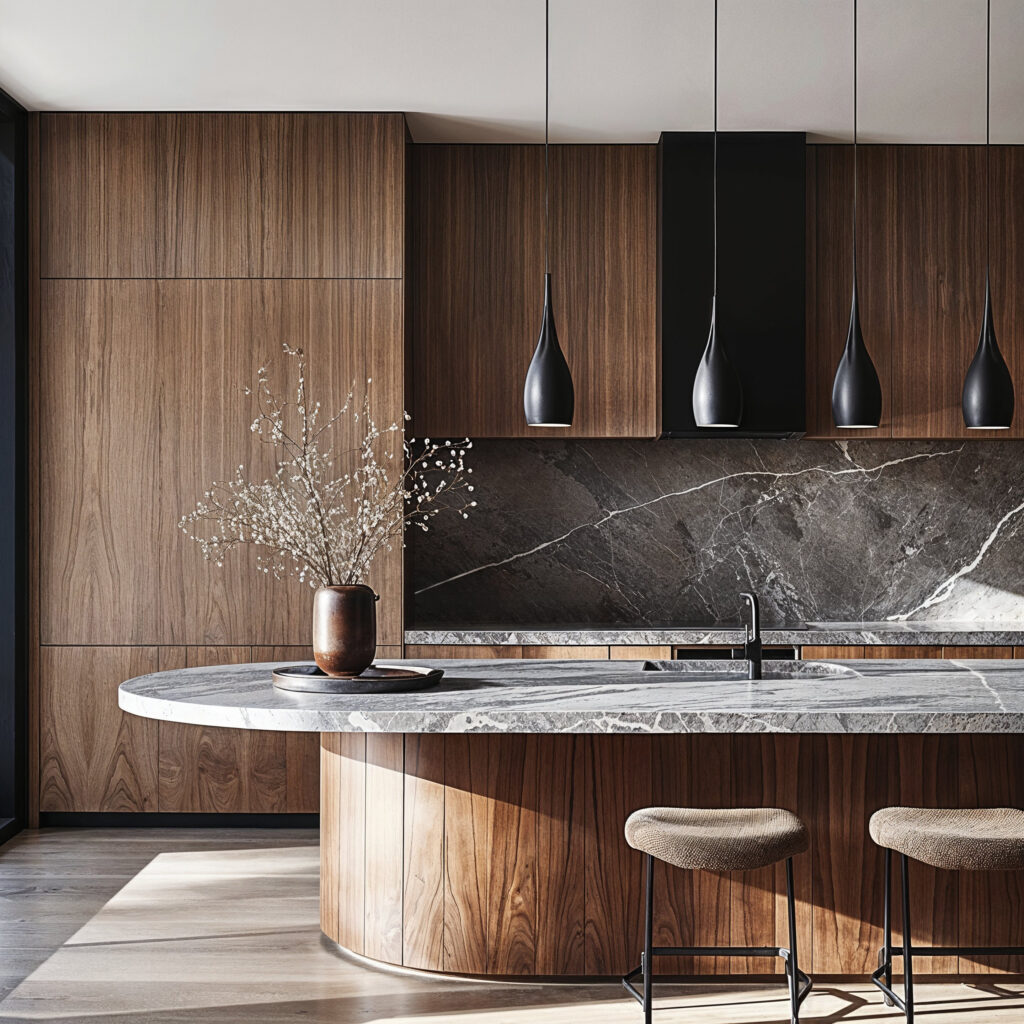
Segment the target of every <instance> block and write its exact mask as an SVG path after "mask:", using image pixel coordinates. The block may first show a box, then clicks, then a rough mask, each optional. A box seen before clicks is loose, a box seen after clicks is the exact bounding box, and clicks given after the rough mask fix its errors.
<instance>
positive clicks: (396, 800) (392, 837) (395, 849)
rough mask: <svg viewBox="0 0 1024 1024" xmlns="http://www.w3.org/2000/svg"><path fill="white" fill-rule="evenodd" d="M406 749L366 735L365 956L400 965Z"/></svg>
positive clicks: (389, 737)
mask: <svg viewBox="0 0 1024 1024" xmlns="http://www.w3.org/2000/svg"><path fill="white" fill-rule="evenodd" d="M404 780H405V745H404V743H403V737H402V735H401V734H400V733H367V734H366V805H365V806H366V854H365V856H366V896H365V899H366V911H365V921H366V934H365V938H364V944H363V953H364V954H365V955H366V956H370V957H373V958H374V959H376V960H386V961H389V962H390V963H396V964H400V963H402V958H403V954H402V893H403V889H404V876H405V864H404V829H405V812H404V804H405V781H404Z"/></svg>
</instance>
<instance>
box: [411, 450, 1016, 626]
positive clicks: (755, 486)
mask: <svg viewBox="0 0 1024 1024" xmlns="http://www.w3.org/2000/svg"><path fill="white" fill-rule="evenodd" d="M472 454H473V459H472V465H473V467H474V472H473V477H474V483H475V485H476V494H475V496H476V498H477V500H478V502H479V505H478V507H477V509H476V510H475V514H473V515H472V516H471V517H470V518H469V519H468V520H462V519H461V518H460V519H456V518H454V517H452V518H450V519H446V517H444V516H439V517H437V518H436V519H435V520H433V521H432V524H431V528H430V531H429V532H428V533H425V534H422V533H419V532H417V533H416V535H415V537H414V538H412V543H411V545H410V552H409V556H410V560H411V565H412V577H413V589H414V591H415V598H414V607H413V609H412V612H413V614H412V621H411V622H410V623H409V624H408V625H409V626H410V627H412V628H417V629H426V628H432V627H444V626H471V625H489V624H500V625H509V626H514V625H524V626H525V625H532V624H538V623H543V624H545V625H548V626H560V625H567V626H568V625H580V624H584V625H631V626H632V625H650V626H656V625H687V624H699V625H707V624H714V623H722V622H734V621H735V620H736V617H737V615H738V613H739V601H738V598H737V594H738V592H739V591H741V590H753V591H755V592H756V593H757V594H759V595H760V598H761V606H762V617H763V620H764V624H765V625H767V626H773V625H775V626H781V625H791V624H795V623H797V622H800V621H831V622H856V621H883V620H890V621H905V620H910V619H912V620H915V621H918V620H927V621H941V620H955V621H961V622H962V621H964V620H978V619H984V620H988V621H994V620H1005V621H1013V620H1016V621H1024V530H1022V529H1021V527H1022V525H1024V442H1019V441H975V442H971V441H968V442H960V441H951V442H919V441H918V442H909V441H908V442H897V441H892V442H890V441H885V442H881V441H840V442H827V441H712V440H709V441H480V442H476V443H475V444H474V448H473V453H472Z"/></svg>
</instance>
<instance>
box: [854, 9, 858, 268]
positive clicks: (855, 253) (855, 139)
mask: <svg viewBox="0 0 1024 1024" xmlns="http://www.w3.org/2000/svg"><path fill="white" fill-rule="evenodd" d="M853 286H854V288H856V287H857V0H853Z"/></svg>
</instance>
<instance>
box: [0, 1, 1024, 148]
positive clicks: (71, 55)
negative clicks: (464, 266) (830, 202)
mask: <svg viewBox="0 0 1024 1024" xmlns="http://www.w3.org/2000/svg"><path fill="white" fill-rule="evenodd" d="M852 2H853V0H720V8H719V9H720V14H719V43H720V61H719V76H720V80H719V125H720V127H722V128H724V129H734V130H753V129H766V130H772V129H776V130H778V129H796V130H804V131H807V132H809V133H810V134H811V137H812V138H814V139H818V140H835V139H848V138H849V137H850V126H851V117H852V106H851V99H852ZM713 11H714V0H551V124H552V139H553V140H555V141H571V142H587V141H614V142H634V141H635V142H647V141H654V140H655V139H657V137H658V133H659V132H660V131H661V130H663V129H710V128H711V126H712V81H713V74H712V68H713V63H712V58H713ZM992 22H993V50H992V140H993V141H994V142H1015V143H1024V60H1022V59H1021V57H1022V54H1024V0H992ZM860 55H861V56H860V103H859V106H860V133H861V138H862V139H864V140H865V141H909V142H982V141H984V137H985V0H860ZM0 86H2V87H3V88H4V89H6V90H7V91H8V92H9V93H11V94H12V95H13V96H14V97H15V98H17V99H19V100H20V101H21V102H22V103H24V104H25V105H26V106H28V107H29V108H31V109H36V110H404V111H407V112H408V113H409V121H410V125H411V127H412V132H413V136H414V138H415V139H416V140H417V141H420V142H430V141H522V140H533V141H535V140H538V139H540V138H542V137H543V111H544V3H543V0H372V2H371V0H173V2H172V0H0Z"/></svg>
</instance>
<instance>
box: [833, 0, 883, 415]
mask: <svg viewBox="0 0 1024 1024" xmlns="http://www.w3.org/2000/svg"><path fill="white" fill-rule="evenodd" d="M832 418H833V420H835V424H836V426H837V427H844V428H847V429H851V430H866V429H870V428H873V427H877V426H878V424H879V423H880V422H881V420H882V387H881V385H880V384H879V383H878V373H877V372H876V371H875V364H874V363H873V362H871V356H869V355H868V350H867V347H866V346H865V345H864V335H863V334H862V333H861V329H860V308H859V305H858V302H857V0H853V298H852V300H851V303H850V329H849V331H848V332H847V335H846V347H845V348H844V349H843V356H842V358H841V359H840V360H839V367H838V369H837V370H836V377H835V381H833V383H832Z"/></svg>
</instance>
